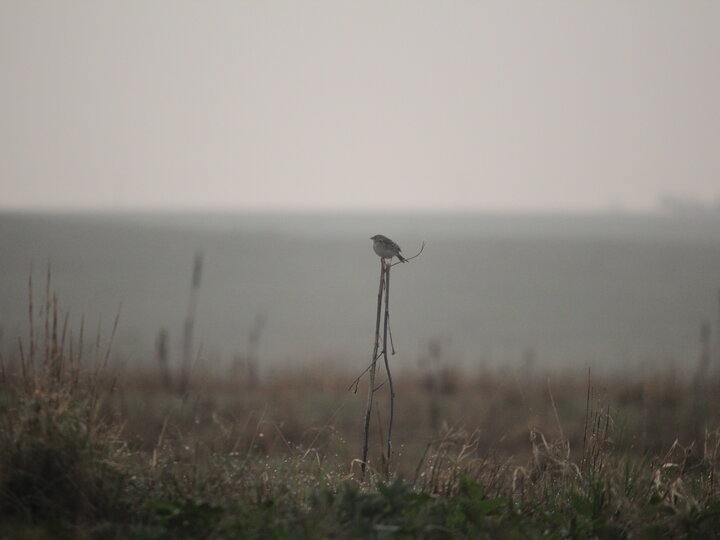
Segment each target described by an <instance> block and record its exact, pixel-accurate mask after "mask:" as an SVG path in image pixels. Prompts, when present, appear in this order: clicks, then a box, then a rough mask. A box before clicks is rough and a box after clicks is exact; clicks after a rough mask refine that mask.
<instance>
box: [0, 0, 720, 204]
mask: <svg viewBox="0 0 720 540" xmlns="http://www.w3.org/2000/svg"><path fill="white" fill-rule="evenodd" d="M719 29H720V2H714V1H713V2H710V1H708V2H701V1H679V0H678V1H676V2H665V1H659V0H648V1H626V0H624V1H618V2H613V1H607V0H603V1H597V2H590V1H585V2H577V1H566V2H553V1H544V2H537V1H526V2H513V1H507V0H503V1H499V2H483V1H479V0H476V1H468V2H440V1H433V2H423V1H419V0H413V1H407V2H403V1H392V2H387V1H382V2H369V1H362V2H347V1H339V0H330V1H327V2H312V1H297V0H287V1H275V2H271V1H267V0H261V1H258V2H247V1H240V0H228V1H203V2H200V1H194V2H190V1H179V0H172V1H153V2H147V1H146V0H142V1H129V0H122V1H120V0H119V1H115V2H109V1H97V0H92V1H87V2H78V1H68V0H64V1H62V2H54V1H28V0H18V1H14V0H0V208H4V209H21V208H43V209H47V208H52V209H79V208H84V209H140V208H143V209H145V208H151V209H155V208H168V209H188V208H193V209H194V208H197V209H212V208H222V209H248V208H252V209H287V208H292V209H306V208H309V209H332V210H338V209H359V210H365V209H393V208H400V209H406V210H412V209H438V210H453V209H478V210H493V211H496V210H513V211H524V210H532V211H536V210H542V211H544V210H548V211H552V210H592V211H597V210H605V209H608V208H612V209H618V208H622V209H626V210H635V209H638V210H647V209H651V208H653V207H654V206H655V205H656V202H657V199H658V197H659V196H661V195H666V194H671V195H682V196H684V197H688V198H692V199H696V200H698V201H700V202H703V203H706V204H714V203H715V201H717V200H718V196H720V104H718V96H720V30H719Z"/></svg>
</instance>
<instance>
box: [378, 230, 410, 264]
mask: <svg viewBox="0 0 720 540" xmlns="http://www.w3.org/2000/svg"><path fill="white" fill-rule="evenodd" d="M370 240H372V241H373V249H374V250H375V253H377V254H378V255H379V256H380V257H382V258H383V259H392V258H393V257H397V258H398V259H400V262H405V261H406V260H407V259H405V257H403V256H402V255H400V246H398V245H397V244H396V243H395V242H393V241H392V240H390V239H389V238H388V237H387V236H383V235H382V234H376V235H375V236H373V237H372V238H370Z"/></svg>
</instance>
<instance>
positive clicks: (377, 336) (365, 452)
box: [360, 258, 385, 477]
mask: <svg viewBox="0 0 720 540" xmlns="http://www.w3.org/2000/svg"><path fill="white" fill-rule="evenodd" d="M384 286H385V260H384V259H382V258H380V285H379V287H378V301H377V315H376V318H375V346H374V348H373V355H372V362H371V363H370V383H369V384H368V397H367V403H366V404H365V428H364V431H363V448H362V462H361V464H360V470H361V473H362V476H363V477H364V476H365V469H366V467H367V456H368V445H369V439H370V418H371V414H372V403H373V397H374V394H375V368H376V366H377V360H378V349H379V348H380V314H381V313H382V296H383V288H384Z"/></svg>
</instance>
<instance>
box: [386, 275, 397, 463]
mask: <svg viewBox="0 0 720 540" xmlns="http://www.w3.org/2000/svg"><path fill="white" fill-rule="evenodd" d="M389 330H390V265H387V266H386V267H385V318H384V322H383V358H384V360H385V371H386V372H387V376H388V386H389V387H390V420H389V421H388V437H387V466H388V470H389V468H390V459H391V458H392V428H393V418H394V416H395V387H394V386H393V379H392V373H391V372H390V362H389V361H388V350H387V349H388V347H387V344H388V331H389ZM394 353H395V351H394V350H393V354H394Z"/></svg>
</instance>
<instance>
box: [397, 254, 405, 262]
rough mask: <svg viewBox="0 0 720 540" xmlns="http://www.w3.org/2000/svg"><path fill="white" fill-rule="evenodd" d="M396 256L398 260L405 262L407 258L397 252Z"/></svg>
mask: <svg viewBox="0 0 720 540" xmlns="http://www.w3.org/2000/svg"><path fill="white" fill-rule="evenodd" d="M397 258H398V259H400V262H407V259H406V258H405V257H403V256H402V255H400V254H399V253H398V254H397Z"/></svg>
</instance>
